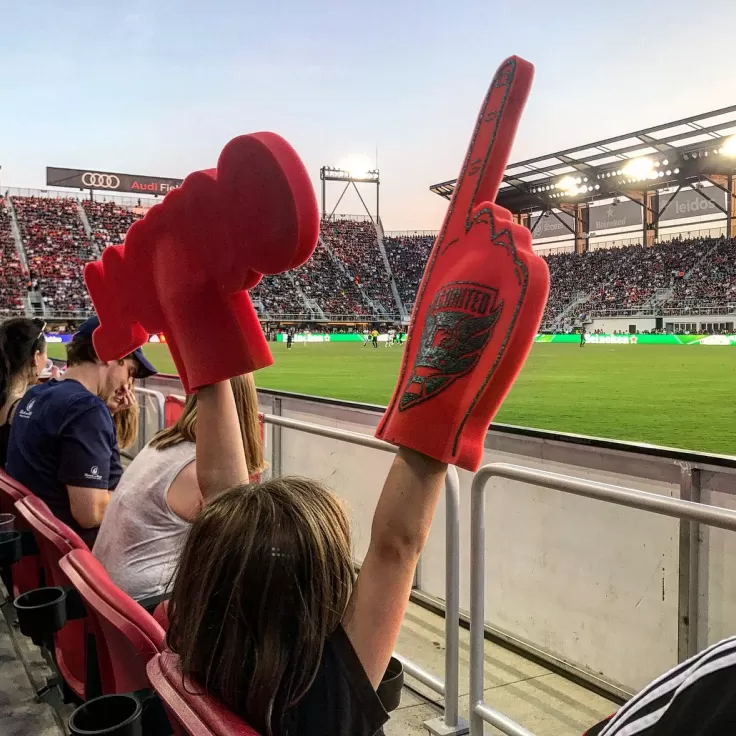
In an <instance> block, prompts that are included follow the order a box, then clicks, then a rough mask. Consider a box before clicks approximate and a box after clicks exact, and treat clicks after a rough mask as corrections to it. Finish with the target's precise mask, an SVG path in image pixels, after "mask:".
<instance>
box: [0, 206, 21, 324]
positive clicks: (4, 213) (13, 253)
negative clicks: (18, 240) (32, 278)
mask: <svg viewBox="0 0 736 736" xmlns="http://www.w3.org/2000/svg"><path fill="white" fill-rule="evenodd" d="M10 222H11V220H10V212H8V210H7V208H6V206H5V200H4V199H3V197H0V310H17V309H22V308H23V282H24V281H25V275H24V273H23V268H22V267H21V263H20V259H19V258H18V251H17V250H16V248H15V243H14V242H13V234H12V232H11V229H10Z"/></svg>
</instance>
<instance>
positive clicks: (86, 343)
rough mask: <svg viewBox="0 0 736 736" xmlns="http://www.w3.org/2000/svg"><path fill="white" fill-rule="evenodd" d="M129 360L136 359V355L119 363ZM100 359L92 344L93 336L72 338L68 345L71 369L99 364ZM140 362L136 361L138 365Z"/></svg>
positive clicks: (68, 362) (67, 351) (67, 352)
mask: <svg viewBox="0 0 736 736" xmlns="http://www.w3.org/2000/svg"><path fill="white" fill-rule="evenodd" d="M128 358H133V359H135V355H133V353H130V354H129V355H126V356H125V357H124V358H121V359H120V360H119V361H118V363H122V362H123V361H124V360H127V359H128ZM98 360H99V358H98V357H97V351H96V350H95V345H94V343H93V342H92V335H80V334H79V333H77V334H76V335H74V337H73V338H72V340H71V342H68V343H67V344H66V364H67V366H69V367H71V366H73V365H79V364H80V363H97V361H98ZM137 362H138V361H137V360H136V363H137Z"/></svg>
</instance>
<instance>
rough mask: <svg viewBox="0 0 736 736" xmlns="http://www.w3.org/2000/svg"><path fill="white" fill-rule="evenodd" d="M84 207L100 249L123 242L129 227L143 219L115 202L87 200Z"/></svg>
mask: <svg viewBox="0 0 736 736" xmlns="http://www.w3.org/2000/svg"><path fill="white" fill-rule="evenodd" d="M82 207H84V211H85V212H86V214H87V219H88V220H89V224H90V227H91V228H92V238H93V239H94V241H95V243H96V244H97V247H98V248H99V249H100V250H102V249H103V248H106V247H107V246H108V245H117V244H119V243H122V242H123V239H124V238H125V233H126V232H128V228H129V227H130V226H131V225H132V224H133V223H134V222H135V221H136V220H140V219H141V216H140V215H137V214H135V213H134V212H133V211H132V210H130V209H128V208H126V207H121V206H120V205H117V204H115V203H114V202H92V201H90V200H85V201H84V202H82Z"/></svg>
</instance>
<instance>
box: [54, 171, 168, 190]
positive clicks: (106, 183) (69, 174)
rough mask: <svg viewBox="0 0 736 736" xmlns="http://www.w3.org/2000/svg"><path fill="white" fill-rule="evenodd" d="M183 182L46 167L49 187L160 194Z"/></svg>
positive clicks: (152, 177)
mask: <svg viewBox="0 0 736 736" xmlns="http://www.w3.org/2000/svg"><path fill="white" fill-rule="evenodd" d="M181 183H182V179H165V178H162V177H159V176H137V175H135V174H113V173H110V172H109V171H88V170H87V171H86V170H85V169H59V168H56V167H54V166H47V167H46V186H49V187H70V188H72V189H96V190H100V191H106V192H121V193H122V192H125V193H127V194H154V195H158V196H160V195H164V194H167V193H168V192H170V191H171V190H172V189H176V188H177V187H180V186H181Z"/></svg>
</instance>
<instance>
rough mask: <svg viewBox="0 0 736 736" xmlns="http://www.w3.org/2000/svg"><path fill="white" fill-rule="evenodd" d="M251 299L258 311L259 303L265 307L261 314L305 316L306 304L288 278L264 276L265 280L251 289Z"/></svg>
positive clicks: (283, 276)
mask: <svg viewBox="0 0 736 736" xmlns="http://www.w3.org/2000/svg"><path fill="white" fill-rule="evenodd" d="M250 294H251V298H252V299H253V302H254V303H255V305H256V309H258V302H259V301H260V303H261V304H262V305H263V309H262V310H259V311H260V312H261V314H263V315H264V316H265V315H269V314H294V315H296V314H304V313H305V306H304V302H303V301H302V300H301V299H300V297H299V295H298V294H297V293H296V292H295V290H294V285H293V284H292V282H291V280H290V279H289V277H288V276H285V275H277V276H264V277H263V280H262V281H261V282H260V283H259V284H258V285H257V286H256V287H255V288H254V289H251V292H250Z"/></svg>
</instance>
